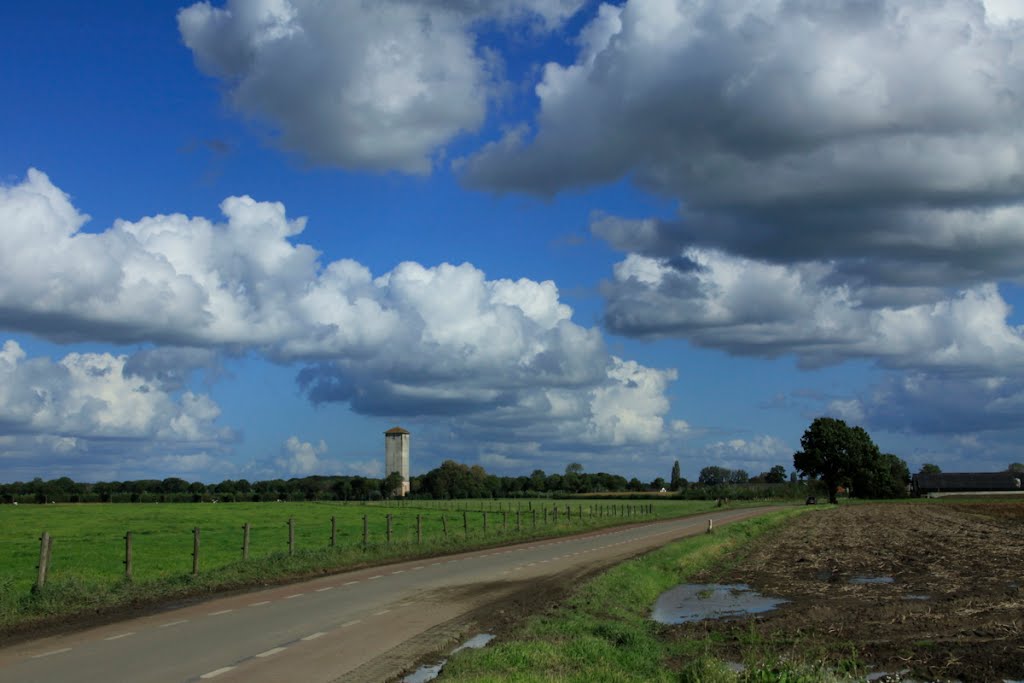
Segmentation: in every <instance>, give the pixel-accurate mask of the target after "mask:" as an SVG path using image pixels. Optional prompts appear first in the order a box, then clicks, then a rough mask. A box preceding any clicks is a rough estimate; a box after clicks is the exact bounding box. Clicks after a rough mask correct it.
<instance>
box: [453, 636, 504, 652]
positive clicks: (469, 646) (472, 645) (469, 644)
mask: <svg viewBox="0 0 1024 683" xmlns="http://www.w3.org/2000/svg"><path fill="white" fill-rule="evenodd" d="M492 640H494V635H493V634H491V633H478V634H476V635H475V636H473V637H472V638H470V639H469V640H467V641H466V642H464V643H463V644H462V645H459V646H458V647H457V648H455V649H454V650H452V654H455V653H456V652H458V651H460V650H479V649H480V648H482V647H484V646H485V645H487V643H489V642H491V641H492Z"/></svg>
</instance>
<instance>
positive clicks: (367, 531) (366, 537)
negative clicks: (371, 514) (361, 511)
mask: <svg viewBox="0 0 1024 683" xmlns="http://www.w3.org/2000/svg"><path fill="white" fill-rule="evenodd" d="M369 542H370V523H369V522H368V521H366V515H363V549H364V550H365V549H366V546H367V544H369Z"/></svg>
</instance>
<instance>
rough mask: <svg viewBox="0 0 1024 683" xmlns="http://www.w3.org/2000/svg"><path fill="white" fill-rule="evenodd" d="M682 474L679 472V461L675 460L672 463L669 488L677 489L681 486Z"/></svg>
mask: <svg viewBox="0 0 1024 683" xmlns="http://www.w3.org/2000/svg"><path fill="white" fill-rule="evenodd" d="M682 481H683V476H682V474H680V470H679V461H678V460H676V462H675V464H674V465H672V476H671V477H670V478H669V488H670V489H671V490H673V491H678V490H679V489H680V487H681V486H682Z"/></svg>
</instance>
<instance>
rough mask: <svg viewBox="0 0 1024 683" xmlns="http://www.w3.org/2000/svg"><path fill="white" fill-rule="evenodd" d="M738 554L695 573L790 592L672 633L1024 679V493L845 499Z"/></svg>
mask: <svg viewBox="0 0 1024 683" xmlns="http://www.w3.org/2000/svg"><path fill="white" fill-rule="evenodd" d="M735 559H736V562H735V564H733V565H732V566H731V567H729V568H728V569H720V570H716V571H715V572H713V573H707V574H705V575H702V576H700V577H698V578H697V579H696V581H699V582H705V581H715V582H720V583H747V584H750V585H751V586H752V587H753V588H755V589H756V590H759V591H761V592H762V593H765V594H767V595H772V596H778V597H783V598H786V599H788V600H790V601H791V602H790V603H789V604H786V605H784V606H783V607H782V608H780V609H779V610H778V611H776V612H774V613H770V614H766V615H763V616H762V617H761V618H760V619H758V620H756V621H754V622H751V621H749V620H748V621H743V622H736V621H732V622H721V621H720V622H703V623H699V624H687V625H683V626H675V627H671V628H669V629H668V633H667V634H666V635H667V636H668V637H673V636H684V637H688V638H692V637H705V636H708V635H716V636H718V637H720V638H721V641H720V642H721V646H720V647H721V648H722V649H721V651H719V652H718V653H717V654H720V655H722V656H725V657H730V656H731V657H734V658H739V657H740V656H741V655H742V652H743V650H744V649H745V648H749V647H754V646H756V647H761V648H764V647H765V646H766V645H767V646H768V647H771V648H775V649H777V650H778V651H779V652H780V654H783V655H785V654H786V653H787V651H789V652H793V653H794V654H796V655H799V656H801V657H805V658H806V657H808V656H810V657H814V658H824V659H826V660H831V661H833V662H841V661H843V660H844V659H847V660H848V659H849V658H850V656H851V653H852V654H854V656H855V657H856V658H859V659H860V660H861V661H866V662H868V663H870V664H871V665H873V666H874V668H875V669H877V670H883V671H891V672H899V671H906V670H908V669H909V670H910V672H911V675H913V677H914V678H916V679H924V680H949V679H958V680H961V681H965V682H966V681H1000V680H1003V679H1022V678H1024V590H1022V584H1024V503H984V504H941V505H939V504H903V505H863V506H859V505H851V506H844V507H841V508H838V509H833V510H827V511H822V512H817V513H812V514H807V515H803V516H801V517H799V518H798V519H796V520H795V521H794V522H793V523H792V524H791V525H788V526H787V527H786V528H784V529H782V530H781V531H780V532H779V533H778V534H775V535H772V536H771V538H769V539H766V540H765V541H764V542H761V543H757V544H755V545H753V546H752V547H750V548H749V549H748V550H747V551H745V552H744V553H743V554H742V555H741V556H738V557H737V558H735ZM855 577H866V578H876V577H891V578H892V579H893V582H892V583H869V584H857V583H850V579H853V578H855ZM751 629H753V632H752V630H751Z"/></svg>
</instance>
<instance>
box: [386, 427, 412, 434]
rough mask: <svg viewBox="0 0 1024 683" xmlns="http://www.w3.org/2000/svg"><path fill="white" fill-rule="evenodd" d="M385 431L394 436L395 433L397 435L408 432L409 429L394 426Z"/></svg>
mask: <svg viewBox="0 0 1024 683" xmlns="http://www.w3.org/2000/svg"><path fill="white" fill-rule="evenodd" d="M384 433H385V434H387V435H388V436H393V435H396V434H408V433H409V430H407V429H402V428H401V427H392V428H391V429H389V430H388V431H386V432H384Z"/></svg>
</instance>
